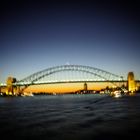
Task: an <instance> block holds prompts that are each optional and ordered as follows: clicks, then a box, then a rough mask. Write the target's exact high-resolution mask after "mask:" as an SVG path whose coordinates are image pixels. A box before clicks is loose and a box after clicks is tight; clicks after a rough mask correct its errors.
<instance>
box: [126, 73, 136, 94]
mask: <svg viewBox="0 0 140 140" xmlns="http://www.w3.org/2000/svg"><path fill="white" fill-rule="evenodd" d="M127 80H128V84H127V85H128V91H129V92H131V93H133V92H134V91H136V83H135V78H134V73H133V72H129V73H128V77H127Z"/></svg>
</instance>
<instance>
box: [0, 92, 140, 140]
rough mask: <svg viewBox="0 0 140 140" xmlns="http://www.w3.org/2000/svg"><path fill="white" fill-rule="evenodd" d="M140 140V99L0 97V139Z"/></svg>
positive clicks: (43, 96) (49, 96) (98, 96)
mask: <svg viewBox="0 0 140 140" xmlns="http://www.w3.org/2000/svg"><path fill="white" fill-rule="evenodd" d="M9 137H10V138H11V139H12V138H14V139H22V138H23V139H26V138H36V139H47V140H93V139H94V140H100V139H101V140H104V139H106V140H112V139H116V140H118V139H122V138H124V139H125V138H130V139H140V95H139V94H137V95H136V96H133V97H123V98H119V99H116V98H112V97H109V96H106V95H90V94H89V95H56V96H51V95H41V96H34V97H0V139H6V138H9Z"/></svg>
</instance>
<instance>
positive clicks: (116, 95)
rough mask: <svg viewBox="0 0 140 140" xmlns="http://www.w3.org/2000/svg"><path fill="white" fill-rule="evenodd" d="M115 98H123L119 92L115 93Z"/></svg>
mask: <svg viewBox="0 0 140 140" xmlns="http://www.w3.org/2000/svg"><path fill="white" fill-rule="evenodd" d="M113 97H115V98H120V97H122V94H121V91H119V90H116V91H114V92H113Z"/></svg>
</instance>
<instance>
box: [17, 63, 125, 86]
mask: <svg viewBox="0 0 140 140" xmlns="http://www.w3.org/2000/svg"><path fill="white" fill-rule="evenodd" d="M63 71H78V72H80V71H81V72H85V73H89V74H91V75H94V76H96V77H99V78H100V81H122V80H123V79H122V76H119V75H116V74H113V73H110V72H107V71H105V70H102V69H98V68H94V67H90V66H83V65H61V66H55V67H51V68H48V69H45V70H42V71H39V72H36V73H34V74H32V75H30V76H28V77H26V78H24V79H22V80H20V81H18V82H17V84H21V83H28V84H34V83H35V82H37V81H39V80H40V79H42V78H44V77H46V76H49V75H51V74H54V73H58V72H63ZM87 81H88V80H87ZM92 81H98V80H96V79H93V80H92ZM60 82H66V81H60ZM71 82H72V81H71ZM73 82H75V81H73ZM58 83H59V81H58Z"/></svg>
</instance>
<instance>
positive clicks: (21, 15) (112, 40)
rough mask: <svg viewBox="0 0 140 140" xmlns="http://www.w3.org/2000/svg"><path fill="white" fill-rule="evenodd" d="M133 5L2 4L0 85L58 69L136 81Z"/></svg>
mask: <svg viewBox="0 0 140 140" xmlns="http://www.w3.org/2000/svg"><path fill="white" fill-rule="evenodd" d="M139 16H140V10H139V4H138V3H137V2H136V1H119V0H118V1H117V0H114V1H109V0H107V1H103V0H100V1H90V0H86V1H84V0H82V1H77V0H75V1H73V0H71V1H70V0H68V1H63V0H61V1H59V0H58V1H56V0H52V1H42V0H40V1H37V0H35V1H31V0H29V1H26V0H24V1H22V0H21V1H20V2H18V1H16V0H13V1H6V2H4V3H3V8H2V9H1V15H0V18H1V24H0V30H1V33H0V36H1V41H0V46H1V47H0V49H1V50H0V52H1V54H0V82H2V83H3V82H5V81H6V78H7V77H8V76H13V77H15V78H17V80H21V79H23V78H25V77H27V76H29V75H31V74H33V73H35V72H38V71H40V70H43V69H46V68H50V67H53V66H58V65H64V64H78V65H86V66H92V67H95V68H100V69H103V70H106V71H108V72H111V73H114V74H117V75H122V76H124V77H127V74H128V72H129V71H133V72H134V74H135V77H136V79H138V80H139V79H140V65H139V59H140V56H139V52H140V47H139V46H140V28H139V25H140V19H139Z"/></svg>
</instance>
